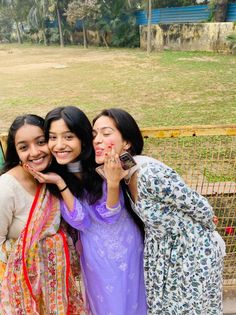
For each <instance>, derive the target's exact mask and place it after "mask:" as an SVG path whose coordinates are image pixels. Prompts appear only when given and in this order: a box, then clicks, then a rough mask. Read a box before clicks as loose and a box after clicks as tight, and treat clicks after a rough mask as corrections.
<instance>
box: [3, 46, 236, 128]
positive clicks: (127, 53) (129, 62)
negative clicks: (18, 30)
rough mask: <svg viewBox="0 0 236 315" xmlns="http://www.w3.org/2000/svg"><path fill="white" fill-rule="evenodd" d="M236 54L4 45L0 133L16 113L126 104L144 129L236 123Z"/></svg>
mask: <svg viewBox="0 0 236 315" xmlns="http://www.w3.org/2000/svg"><path fill="white" fill-rule="evenodd" d="M235 91H236V56H233V55H220V54H215V53H204V52H172V51H164V52H160V53H157V52H154V53H152V54H151V55H149V56H148V55H147V54H146V52H144V51H141V50H140V49H104V48H89V49H87V50H85V49H83V48H78V47H66V48H59V47H42V46H27V45H24V46H17V45H11V44H9V45H5V44H0V132H3V131H7V129H8V127H9V125H10V123H11V122H12V120H13V119H14V118H15V116H16V115H19V114H22V113H30V112H32V113H36V114H40V115H43V116H44V115H45V114H46V113H47V112H48V111H49V110H50V109H52V108H54V107H55V106H59V105H76V106H79V107H80V108H81V109H83V110H84V111H85V113H86V114H87V115H88V116H89V118H90V119H92V118H93V117H94V116H95V115H96V114H97V113H99V112H100V110H102V109H103V108H108V107H121V108H124V109H126V110H128V111H129V112H130V113H131V114H133V115H134V117H135V118H136V120H137V121H138V123H139V125H140V127H148V126H153V127H161V126H178V125H195V124H210V125H215V124H235V123H236V93H235Z"/></svg>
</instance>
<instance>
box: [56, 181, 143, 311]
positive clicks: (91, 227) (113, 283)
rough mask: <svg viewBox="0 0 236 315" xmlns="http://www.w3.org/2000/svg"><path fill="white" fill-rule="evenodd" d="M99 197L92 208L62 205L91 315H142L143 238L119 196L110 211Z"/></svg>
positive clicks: (83, 204) (77, 203) (82, 203)
mask: <svg viewBox="0 0 236 315" xmlns="http://www.w3.org/2000/svg"><path fill="white" fill-rule="evenodd" d="M106 199H107V194H106V184H105V183H104V184H103V196H102V198H101V199H100V200H99V201H97V202H96V203H95V204H93V205H88V204H87V203H86V202H81V201H79V200H78V199H76V198H75V200H74V209H73V210H72V211H68V209H67V208H66V205H65V203H64V202H62V203H61V206H62V216H63V218H64V219H65V220H66V221H67V222H68V223H69V224H70V225H71V226H73V227H74V228H76V229H77V230H79V235H80V240H81V243H82V252H81V256H80V257H81V265H82V270H83V276H84V282H85V288H86V293H87V295H88V299H89V303H90V307H91V310H92V314H93V315H145V314H146V313H147V311H146V299H145V288H144V279H143V278H144V276H143V274H144V273H143V238H142V235H141V233H140V230H139V228H138V227H137V225H136V223H135V222H134V221H133V218H131V216H130V214H129V213H128V212H127V210H126V208H125V205H124V198H123V194H122V193H120V202H119V203H118V204H116V205H115V207H114V208H112V209H111V208H107V207H106Z"/></svg>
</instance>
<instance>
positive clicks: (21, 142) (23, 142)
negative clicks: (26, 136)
mask: <svg viewBox="0 0 236 315" xmlns="http://www.w3.org/2000/svg"><path fill="white" fill-rule="evenodd" d="M40 138H44V139H45V136H44V135H41V136H38V137H36V138H35V139H34V140H36V141H37V140H38V139H40ZM25 143H27V141H19V142H17V143H16V146H17V145H19V144H25Z"/></svg>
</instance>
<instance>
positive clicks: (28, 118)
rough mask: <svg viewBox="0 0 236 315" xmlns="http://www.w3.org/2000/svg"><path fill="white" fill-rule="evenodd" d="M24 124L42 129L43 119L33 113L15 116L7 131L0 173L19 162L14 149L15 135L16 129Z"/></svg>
mask: <svg viewBox="0 0 236 315" xmlns="http://www.w3.org/2000/svg"><path fill="white" fill-rule="evenodd" d="M24 125H32V126H36V127H39V128H41V129H42V130H43V128H44V119H43V118H42V117H40V116H37V115H33V114H27V115H22V116H17V117H16V118H15V120H14V121H13V123H12V124H11V126H10V128H9V131H8V136H7V150H6V155H5V163H4V165H3V169H2V171H1V174H3V173H6V172H7V171H9V170H10V169H12V168H13V167H15V166H16V165H18V164H19V162H20V159H19V156H18V154H17V151H16V145H15V137H16V133H17V131H18V130H19V129H20V128H21V127H22V126H24Z"/></svg>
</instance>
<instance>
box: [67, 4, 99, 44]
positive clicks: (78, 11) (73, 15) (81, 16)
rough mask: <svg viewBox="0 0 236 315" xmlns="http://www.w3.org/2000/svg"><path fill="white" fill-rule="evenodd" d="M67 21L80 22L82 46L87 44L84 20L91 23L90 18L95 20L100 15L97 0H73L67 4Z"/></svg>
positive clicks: (71, 22)
mask: <svg viewBox="0 0 236 315" xmlns="http://www.w3.org/2000/svg"><path fill="white" fill-rule="evenodd" d="M65 15H66V16H67V21H68V23H70V24H72V25H73V24H76V22H77V21H78V20H80V21H81V22H82V27H83V38H84V47H85V48H86V47H87V46H88V43H87V36H86V22H87V23H89V21H90V23H91V20H95V18H97V17H98V16H99V17H100V5H99V3H98V1H97V0H74V1H72V2H71V3H69V4H68V7H67V9H66V11H65Z"/></svg>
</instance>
